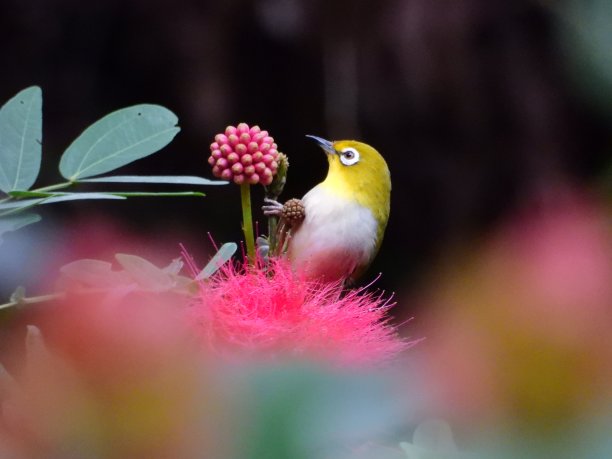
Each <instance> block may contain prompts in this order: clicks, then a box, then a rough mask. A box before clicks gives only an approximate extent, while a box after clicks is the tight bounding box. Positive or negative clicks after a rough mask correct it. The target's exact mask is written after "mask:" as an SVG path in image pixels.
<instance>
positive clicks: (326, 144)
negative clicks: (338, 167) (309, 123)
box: [306, 135, 336, 155]
mask: <svg viewBox="0 0 612 459" xmlns="http://www.w3.org/2000/svg"><path fill="white" fill-rule="evenodd" d="M306 137H308V138H310V139H313V140H314V141H315V142H317V143H318V144H319V146H320V147H321V148H322V149H323V151H324V152H325V153H327V154H328V155H335V154H336V150H334V146H333V143H332V142H330V141H329V140H325V139H322V138H321V137H317V136H316V135H307V136H306Z"/></svg>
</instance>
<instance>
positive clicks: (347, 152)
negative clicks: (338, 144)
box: [340, 148, 359, 166]
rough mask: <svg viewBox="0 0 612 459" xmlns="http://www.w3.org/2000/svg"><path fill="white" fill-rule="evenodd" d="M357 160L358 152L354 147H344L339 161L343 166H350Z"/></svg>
mask: <svg viewBox="0 0 612 459" xmlns="http://www.w3.org/2000/svg"><path fill="white" fill-rule="evenodd" d="M358 161H359V152H358V151H357V150H355V149H354V148H345V149H344V150H342V152H341V153H340V162H341V163H342V164H344V165H345V166H352V165H353V164H355V163H357V162H358Z"/></svg>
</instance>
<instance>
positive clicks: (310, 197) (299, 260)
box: [289, 185, 378, 280]
mask: <svg viewBox="0 0 612 459" xmlns="http://www.w3.org/2000/svg"><path fill="white" fill-rule="evenodd" d="M302 202H303V204H304V208H305V215H306V217H305V219H304V221H303V222H302V224H301V225H300V227H299V228H298V229H297V231H296V232H295V234H293V236H292V239H291V241H290V245H289V258H290V259H291V261H292V264H293V265H294V266H296V267H298V268H305V270H306V271H307V272H308V273H309V274H311V275H312V276H313V277H326V278H328V279H330V280H332V279H335V278H346V277H348V276H350V274H351V273H352V272H353V271H354V270H355V269H356V268H357V267H360V266H364V265H367V264H368V263H369V262H370V260H371V258H372V256H373V255H374V253H375V250H376V238H377V228H378V227H377V222H376V220H375V218H374V216H373V215H372V212H371V211H370V210H369V209H368V208H366V207H363V206H361V205H359V204H358V203H357V202H355V201H352V200H350V199H347V198H345V197H340V196H337V195H335V194H333V193H331V192H330V191H329V190H328V189H326V188H325V187H324V186H322V185H317V186H316V187H314V188H313V189H312V190H310V191H309V192H308V193H307V194H306V195H305V196H304V198H303V199H302Z"/></svg>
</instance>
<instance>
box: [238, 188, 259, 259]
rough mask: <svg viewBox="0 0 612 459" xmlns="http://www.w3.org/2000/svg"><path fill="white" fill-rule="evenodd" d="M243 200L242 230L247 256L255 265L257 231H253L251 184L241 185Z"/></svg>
mask: <svg viewBox="0 0 612 459" xmlns="http://www.w3.org/2000/svg"><path fill="white" fill-rule="evenodd" d="M240 198H241V201H242V231H243V232H244V240H245V243H246V248H247V257H248V259H249V264H250V265H251V266H254V265H255V260H256V256H255V232H254V231H253V212H252V210H251V186H250V185H249V184H248V183H243V184H241V185H240Z"/></svg>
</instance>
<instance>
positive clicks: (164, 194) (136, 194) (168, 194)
mask: <svg viewBox="0 0 612 459" xmlns="http://www.w3.org/2000/svg"><path fill="white" fill-rule="evenodd" d="M108 194H112V195H114V196H121V197H124V198H147V197H157V198H174V197H184V196H195V197H199V198H201V197H204V196H206V195H205V194H204V193H201V192H199V191H175V192H172V191H160V192H157V191H111V192H110V193H108Z"/></svg>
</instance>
